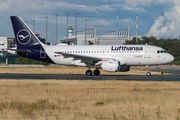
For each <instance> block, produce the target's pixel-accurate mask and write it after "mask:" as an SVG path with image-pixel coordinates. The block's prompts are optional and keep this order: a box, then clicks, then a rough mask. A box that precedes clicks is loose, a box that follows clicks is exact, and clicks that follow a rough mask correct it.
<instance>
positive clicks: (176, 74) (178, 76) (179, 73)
mask: <svg viewBox="0 0 180 120" xmlns="http://www.w3.org/2000/svg"><path fill="white" fill-rule="evenodd" d="M151 71H157V72H160V71H163V72H165V73H172V74H173V75H152V76H146V75H99V76H95V75H92V76H86V75H83V74H76V75H69V74H67V75H65V74H0V79H19V80H25V79H40V80H47V79H56V80H142V81H180V70H179V69H151Z"/></svg>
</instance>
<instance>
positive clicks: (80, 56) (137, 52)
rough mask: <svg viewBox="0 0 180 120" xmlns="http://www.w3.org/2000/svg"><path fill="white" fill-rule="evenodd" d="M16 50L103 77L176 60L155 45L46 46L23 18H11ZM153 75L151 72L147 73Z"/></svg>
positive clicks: (32, 57)
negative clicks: (105, 72) (131, 68)
mask: <svg viewBox="0 0 180 120" xmlns="http://www.w3.org/2000/svg"><path fill="white" fill-rule="evenodd" d="M11 21H12V26H13V29H14V35H15V39H16V43H17V48H16V49H9V50H8V52H9V53H17V54H18V55H19V56H22V57H26V58H31V59H35V60H39V61H43V62H48V63H53V64H58V65H66V66H86V67H88V70H87V71H86V75H88V76H90V75H92V71H91V68H93V67H95V68H96V70H94V71H93V73H94V75H99V74H100V71H99V70H98V69H102V70H104V71H107V72H126V71H129V70H130V66H143V65H146V66H150V65H161V64H167V63H170V62H172V61H173V60H174V57H173V56H172V55H171V54H169V53H167V52H166V51H165V50H164V49H163V48H160V47H157V46H152V45H81V46H79V45H45V44H43V43H42V42H41V41H39V39H38V38H37V37H36V36H35V35H34V33H33V32H32V31H31V30H30V28H29V27H28V26H27V25H26V23H25V22H24V21H23V20H22V19H21V17H19V16H11ZM147 75H148V76H150V75H151V73H150V72H149V70H148V72H147Z"/></svg>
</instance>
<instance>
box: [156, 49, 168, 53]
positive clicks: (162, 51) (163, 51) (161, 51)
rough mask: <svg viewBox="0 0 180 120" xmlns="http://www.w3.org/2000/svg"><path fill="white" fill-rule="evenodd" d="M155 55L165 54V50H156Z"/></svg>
mask: <svg viewBox="0 0 180 120" xmlns="http://www.w3.org/2000/svg"><path fill="white" fill-rule="evenodd" d="M157 53H167V52H166V51H165V50H158V51H157Z"/></svg>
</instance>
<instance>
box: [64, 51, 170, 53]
mask: <svg viewBox="0 0 180 120" xmlns="http://www.w3.org/2000/svg"><path fill="white" fill-rule="evenodd" d="M62 52H64V53H105V52H104V51H62ZM163 52H166V51H163ZM106 53H140V51H111V52H110V51H107V52H106Z"/></svg>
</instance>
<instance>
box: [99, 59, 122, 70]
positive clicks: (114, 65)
mask: <svg viewBox="0 0 180 120" xmlns="http://www.w3.org/2000/svg"><path fill="white" fill-rule="evenodd" d="M101 68H102V70H104V71H107V72H118V71H120V62H119V61H103V62H102V64H101Z"/></svg>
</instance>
